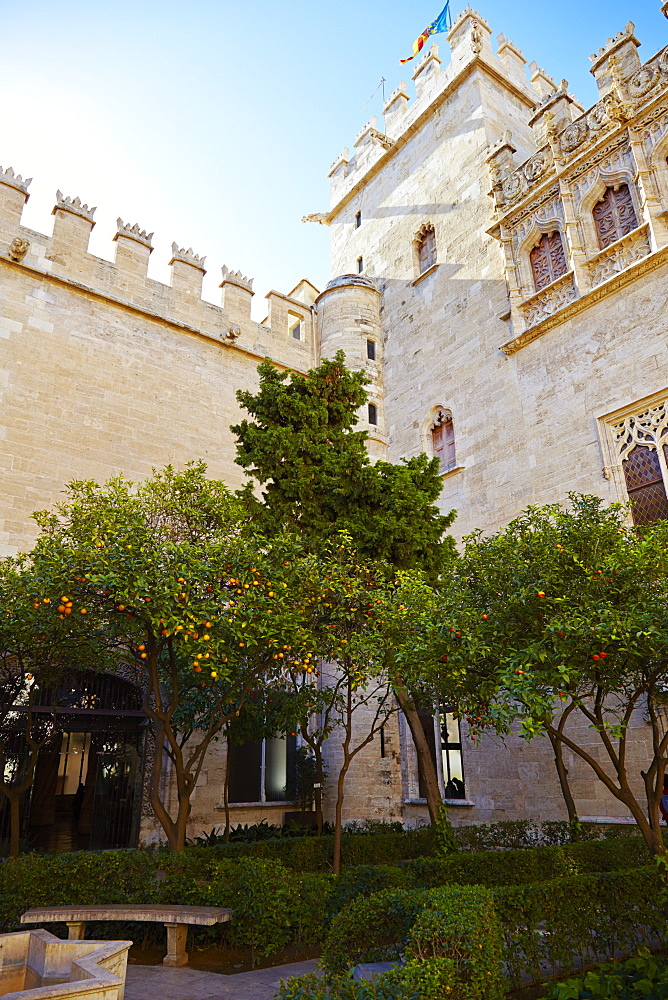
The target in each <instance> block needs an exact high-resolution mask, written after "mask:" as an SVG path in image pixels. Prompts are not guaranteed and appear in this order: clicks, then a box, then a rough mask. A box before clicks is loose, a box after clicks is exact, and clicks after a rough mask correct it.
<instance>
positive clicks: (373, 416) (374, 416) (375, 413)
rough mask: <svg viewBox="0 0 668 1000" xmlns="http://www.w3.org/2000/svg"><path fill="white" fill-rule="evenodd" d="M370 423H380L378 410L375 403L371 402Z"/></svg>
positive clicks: (375, 424)
mask: <svg viewBox="0 0 668 1000" xmlns="http://www.w3.org/2000/svg"><path fill="white" fill-rule="evenodd" d="M369 423H370V424H373V425H374V427H375V426H377V424H378V410H377V409H376V404H375V403H369Z"/></svg>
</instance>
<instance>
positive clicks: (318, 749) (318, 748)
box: [313, 743, 325, 836]
mask: <svg viewBox="0 0 668 1000" xmlns="http://www.w3.org/2000/svg"><path fill="white" fill-rule="evenodd" d="M313 754H314V756H315V773H316V778H317V781H316V785H318V787H317V788H314V789H313V792H314V796H313V797H314V801H315V824H316V827H317V831H318V836H321V835H322V829H323V816H322V793H323V790H324V787H325V767H324V765H323V762H322V744H321V743H317V744H316V745H315V746H314V747H313Z"/></svg>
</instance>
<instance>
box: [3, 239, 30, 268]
mask: <svg viewBox="0 0 668 1000" xmlns="http://www.w3.org/2000/svg"><path fill="white" fill-rule="evenodd" d="M29 249H30V242H29V241H28V240H22V239H21V237H20V236H17V237H16V239H15V240H12V244H11V246H10V248H9V250H8V251H7V256H8V257H9V259H10V260H15V261H16V262H17V263H20V261H22V260H23V258H24V257H25V255H26V254H27V253H28V250H29Z"/></svg>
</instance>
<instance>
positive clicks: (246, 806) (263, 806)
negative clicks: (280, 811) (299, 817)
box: [213, 802, 297, 811]
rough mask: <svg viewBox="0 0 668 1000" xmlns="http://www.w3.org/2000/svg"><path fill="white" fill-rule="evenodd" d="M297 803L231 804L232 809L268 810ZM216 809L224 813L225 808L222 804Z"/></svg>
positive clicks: (215, 807)
mask: <svg viewBox="0 0 668 1000" xmlns="http://www.w3.org/2000/svg"><path fill="white" fill-rule="evenodd" d="M295 805H297V803H296V802H230V804H229V807H230V809H268V808H269V807H272V808H276V807H277V806H285V807H287V806H295ZM213 808H214V809H217V810H219V811H224V809H225V806H224V804H223V803H222V802H221V803H220V804H219V805H217V806H214V807H213Z"/></svg>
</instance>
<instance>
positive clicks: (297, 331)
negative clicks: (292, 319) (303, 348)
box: [290, 322, 302, 340]
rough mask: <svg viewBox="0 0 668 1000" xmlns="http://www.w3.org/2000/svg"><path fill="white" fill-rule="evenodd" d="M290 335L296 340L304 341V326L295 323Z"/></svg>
mask: <svg viewBox="0 0 668 1000" xmlns="http://www.w3.org/2000/svg"><path fill="white" fill-rule="evenodd" d="M290 333H291V334H292V336H293V337H294V338H295V340H301V339H302V325H301V322H299V323H295V325H294V326H292V327H290Z"/></svg>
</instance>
